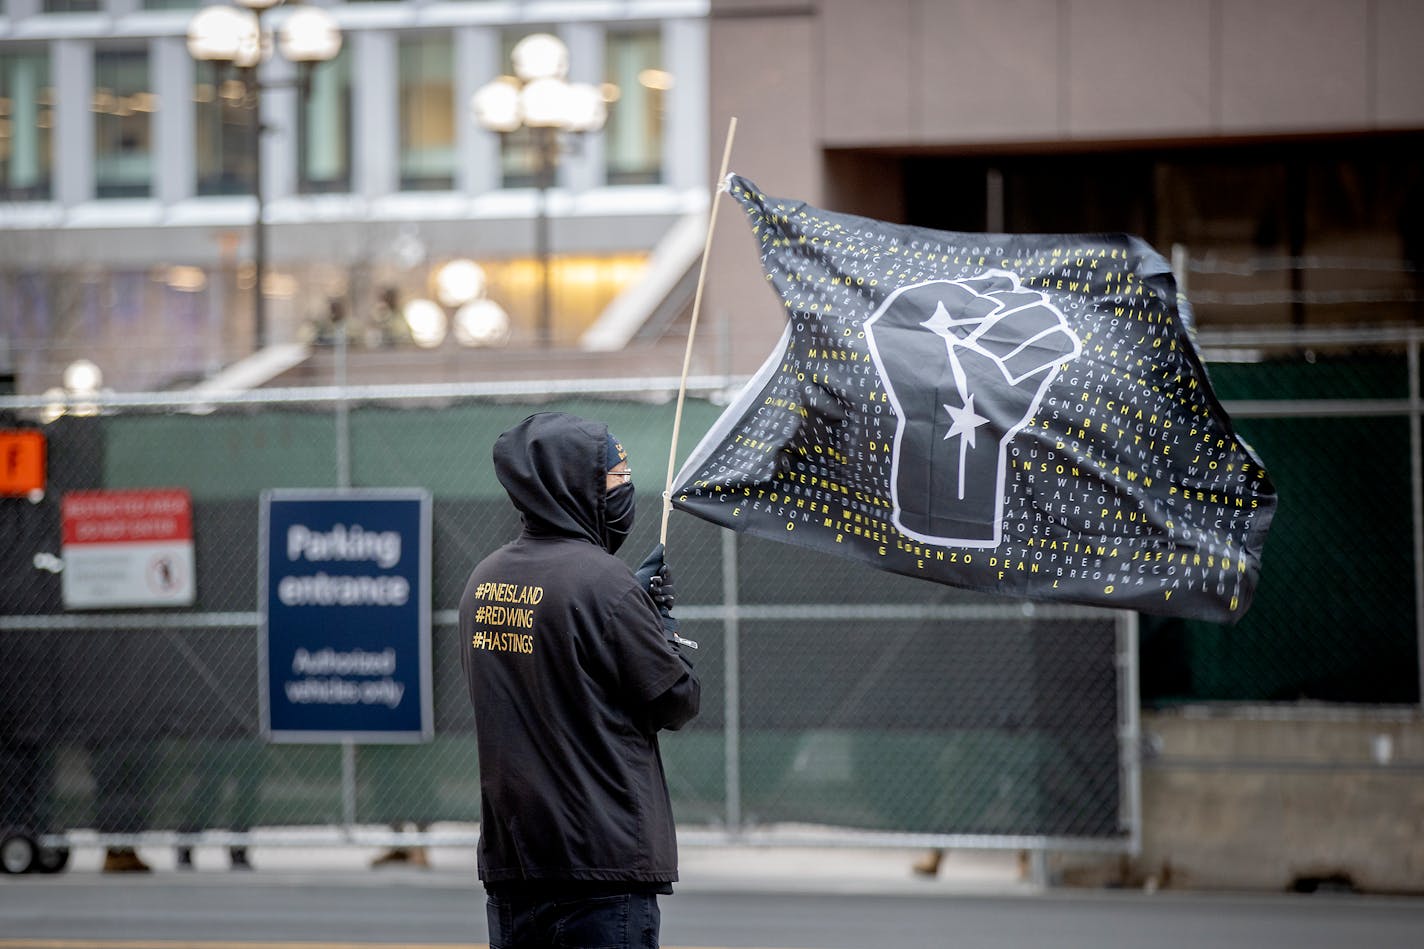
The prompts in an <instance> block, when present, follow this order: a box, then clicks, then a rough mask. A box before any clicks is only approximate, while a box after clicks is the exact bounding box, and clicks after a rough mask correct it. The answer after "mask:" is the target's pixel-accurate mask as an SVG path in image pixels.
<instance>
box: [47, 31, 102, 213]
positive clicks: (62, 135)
mask: <svg viewBox="0 0 1424 949" xmlns="http://www.w3.org/2000/svg"><path fill="white" fill-rule="evenodd" d="M50 49H51V51H52V56H51V59H50V75H51V76H52V77H53V79H54V93H55V96H54V97H55V105H54V164H55V167H54V197H55V200H57V201H58V202H59V203H60V204H63V205H65V206H67V207H68V206H72V205H76V204H80V203H82V202H84V201H89V200H92V199H93V197H94V113H93V112H92V111H91V110H90V108H89V106H90V101H91V99H92V98H93V95H94V45H93V44H92V43H90V42H87V41H85V40H56V41H55V43H54V45H53V46H51V47H50Z"/></svg>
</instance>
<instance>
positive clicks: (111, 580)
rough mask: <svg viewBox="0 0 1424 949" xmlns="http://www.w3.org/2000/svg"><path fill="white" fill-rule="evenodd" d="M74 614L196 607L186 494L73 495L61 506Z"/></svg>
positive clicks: (67, 596)
mask: <svg viewBox="0 0 1424 949" xmlns="http://www.w3.org/2000/svg"><path fill="white" fill-rule="evenodd" d="M60 519H61V521H62V526H63V537H64V573H63V574H62V580H63V582H62V583H61V587H62V592H63V595H64V605H65V607H66V608H68V609H81V610H82V609H92V608H96V607H110V606H191V605H192V603H193V599H194V595H195V590H196V585H195V583H194V565H193V501H192V498H191V497H190V496H189V494H188V492H187V491H185V490H183V489H181V488H158V489H139V490H127V491H70V492H67V493H66V494H65V495H64V497H63V498H62V499H61V501H60Z"/></svg>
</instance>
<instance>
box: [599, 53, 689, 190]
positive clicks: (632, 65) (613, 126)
mask: <svg viewBox="0 0 1424 949" xmlns="http://www.w3.org/2000/svg"><path fill="white" fill-rule="evenodd" d="M604 64H605V71H604V80H605V83H606V85H605V86H604V96H605V98H608V99H611V100H613V101H611V102H610V103H609V108H608V125H607V128H606V131H605V135H604V145H605V156H606V162H607V168H608V183H609V184H614V185H619V184H656V183H658V182H660V181H662V178H663V122H664V114H665V109H666V100H667V90H668V89H670V88H672V82H673V76H672V74H671V73H669V72H668V71H667V70H665V69H664V68H663V65H662V38H661V36H660V35H659V34H658V33H657V31H655V30H644V31H639V32H636V33H609V34H608V39H607V49H606V51H605V58H604Z"/></svg>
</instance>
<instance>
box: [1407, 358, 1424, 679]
mask: <svg viewBox="0 0 1424 949" xmlns="http://www.w3.org/2000/svg"><path fill="white" fill-rule="evenodd" d="M1419 339H1420V337H1419V334H1418V333H1417V332H1412V333H1410V334H1409V469H1410V470H1409V473H1410V482H1411V485H1410V486H1411V494H1412V498H1413V503H1412V505H1411V506H1412V507H1413V508H1414V511H1413V513H1414V631H1415V659H1416V661H1417V662H1418V665H1419V704H1420V706H1421V707H1424V459H1421V458H1420V451H1421V448H1424V445H1421V438H1420V417H1419V416H1420V411H1421V406H1420V403H1419Z"/></svg>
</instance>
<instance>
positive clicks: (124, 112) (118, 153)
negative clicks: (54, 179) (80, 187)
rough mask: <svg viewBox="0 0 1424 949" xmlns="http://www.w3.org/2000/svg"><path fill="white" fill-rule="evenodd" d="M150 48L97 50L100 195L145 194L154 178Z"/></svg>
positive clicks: (97, 191) (96, 161)
mask: <svg viewBox="0 0 1424 949" xmlns="http://www.w3.org/2000/svg"><path fill="white" fill-rule="evenodd" d="M157 105H158V97H157V96H155V95H154V94H153V92H152V90H151V89H150V88H149V76H148V51H147V50H143V49H101V50H97V51H96V52H95V53H94V100H93V110H94V192H95V194H96V195H98V196H99V197H101V198H124V197H145V196H147V195H148V194H149V193H150V192H151V189H152V179H153V128H152V118H153V112H154V110H155V109H156V108H157Z"/></svg>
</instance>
